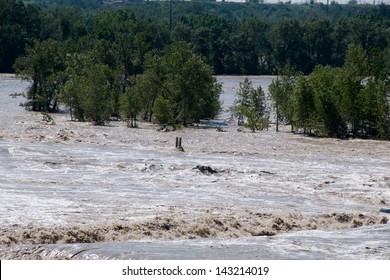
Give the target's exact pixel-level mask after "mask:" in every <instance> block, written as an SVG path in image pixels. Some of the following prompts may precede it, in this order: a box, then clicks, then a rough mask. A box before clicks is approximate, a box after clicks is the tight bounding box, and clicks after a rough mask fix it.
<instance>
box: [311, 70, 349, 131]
mask: <svg viewBox="0 0 390 280" xmlns="http://www.w3.org/2000/svg"><path fill="white" fill-rule="evenodd" d="M340 74H341V71H340V69H335V68H331V67H323V66H318V67H316V69H315V70H314V72H313V73H312V74H311V75H310V80H311V83H312V85H313V90H314V96H315V98H314V102H315V107H316V120H315V123H316V129H317V131H318V133H319V134H321V135H326V136H337V137H342V136H344V135H345V134H346V124H345V122H344V120H343V118H342V115H341V112H340V105H339V104H340V94H339V91H338V88H337V86H336V83H335V79H336V77H337V76H338V75H340Z"/></svg>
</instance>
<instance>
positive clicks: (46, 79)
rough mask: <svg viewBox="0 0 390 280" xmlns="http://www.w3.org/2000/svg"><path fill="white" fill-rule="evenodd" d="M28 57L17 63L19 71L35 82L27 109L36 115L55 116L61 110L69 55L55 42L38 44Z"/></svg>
mask: <svg viewBox="0 0 390 280" xmlns="http://www.w3.org/2000/svg"><path fill="white" fill-rule="evenodd" d="M26 52H27V55H26V57H21V58H18V59H17V60H16V63H15V66H14V67H15V70H16V72H17V74H18V75H20V76H22V78H23V79H25V80H28V81H31V86H30V87H29V89H28V92H27V103H26V106H27V108H28V109H31V110H32V111H46V112H53V111H56V110H57V109H58V91H59V87H60V85H61V83H62V82H63V79H62V78H63V76H62V72H63V71H64V70H65V55H64V52H63V49H62V45H61V44H60V43H59V42H57V41H54V40H47V41H43V42H36V43H35V46H34V47H33V48H29V49H27V51H26Z"/></svg>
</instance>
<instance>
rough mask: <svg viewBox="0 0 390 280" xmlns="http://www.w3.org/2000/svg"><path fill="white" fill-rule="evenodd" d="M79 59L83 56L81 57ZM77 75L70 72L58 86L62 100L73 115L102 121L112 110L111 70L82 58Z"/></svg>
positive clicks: (112, 77)
mask: <svg viewBox="0 0 390 280" xmlns="http://www.w3.org/2000/svg"><path fill="white" fill-rule="evenodd" d="M82 61H83V60H82ZM83 62H84V63H85V64H84V65H83V67H82V68H81V69H78V71H74V72H73V73H77V75H71V76H70V77H69V79H68V81H67V82H66V83H65V85H64V86H63V88H62V100H63V102H64V103H65V104H66V105H67V106H68V107H70V108H71V110H72V112H73V113H74V114H75V117H76V119H78V120H80V121H84V120H87V121H91V122H93V123H94V124H95V125H104V124H106V123H107V122H108V121H109V120H110V117H111V116H112V114H113V105H112V103H113V95H115V91H117V90H118V88H117V87H116V86H115V74H114V73H115V72H114V71H113V70H112V69H110V68H109V67H108V66H107V65H104V64H101V63H92V62H90V61H89V62H88V59H86V60H84V61H83Z"/></svg>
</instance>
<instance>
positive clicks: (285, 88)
mask: <svg viewBox="0 0 390 280" xmlns="http://www.w3.org/2000/svg"><path fill="white" fill-rule="evenodd" d="M279 75H280V76H279V77H278V78H277V79H276V80H274V81H272V83H271V85H270V86H269V93H270V97H271V101H272V103H273V107H274V108H275V111H276V131H279V123H280V122H285V123H286V124H290V125H291V131H292V132H293V131H294V101H293V100H294V92H293V89H294V84H295V82H296V79H297V77H298V76H299V75H300V73H297V72H296V71H295V70H294V69H293V68H292V67H291V66H290V64H287V65H285V66H284V67H283V68H282V69H280V70H279Z"/></svg>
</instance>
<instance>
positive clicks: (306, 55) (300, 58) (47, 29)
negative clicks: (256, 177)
mask: <svg viewBox="0 0 390 280" xmlns="http://www.w3.org/2000/svg"><path fill="white" fill-rule="evenodd" d="M36 2H37V3H38V4H39V5H36V4H33V5H31V4H23V2H22V1H20V0H0V3H1V5H0V31H1V33H0V34H1V35H0V72H13V71H14V69H13V67H12V65H13V64H14V62H15V60H16V58H17V57H20V56H24V55H25V54H26V50H27V48H29V47H33V46H34V44H35V42H37V41H38V42H41V41H44V40H49V39H52V40H56V41H59V42H61V43H63V44H64V45H65V46H67V48H68V50H67V51H68V52H74V51H77V50H80V49H82V48H83V44H84V42H85V41H91V40H95V41H99V40H100V41H102V40H103V41H105V42H106V43H108V44H110V45H112V46H113V45H115V44H118V40H119V39H120V38H121V37H123V36H124V35H123V34H129V36H133V37H137V40H143V41H144V43H145V45H146V48H145V51H147V52H150V51H161V50H162V49H163V47H164V46H166V45H169V44H172V43H177V42H181V41H184V42H187V43H191V44H192V45H193V46H194V48H195V51H196V53H197V54H199V55H201V56H203V57H204V58H205V59H206V62H207V63H208V64H209V65H210V66H212V68H213V71H214V74H245V75H263V74H277V71H278V69H279V68H281V67H283V66H284V65H286V64H287V63H290V64H291V65H292V66H293V67H294V68H295V69H297V70H298V71H301V72H303V73H305V74H309V73H311V72H312V71H313V70H314V68H315V67H316V66H317V65H329V66H332V67H340V66H342V65H343V63H344V59H345V55H346V52H347V49H348V45H350V44H354V45H360V46H362V47H363V48H364V50H365V51H367V52H372V51H374V52H375V51H377V50H381V51H382V52H383V53H384V56H383V57H384V59H385V60H386V64H387V66H388V67H390V66H389V65H390V59H389V57H390V45H389V44H390V42H389V41H390V39H389V38H390V34H389V32H390V31H389V27H390V7H389V6H388V5H377V6H374V5H338V4H332V5H328V6H327V5H323V4H314V5H285V4H280V5H261V4H250V3H247V4H243V3H241V4H240V3H212V2H180V1H173V2H172V3H171V4H172V5H171V7H172V12H170V3H169V2H167V1H162V2H150V3H148V2H145V3H129V2H125V3H124V4H122V5H120V6H113V5H111V6H109V5H103V4H102V1H70V0H69V1H67V0H61V1H60V0H58V1H57V0H53V1H36Z"/></svg>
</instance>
